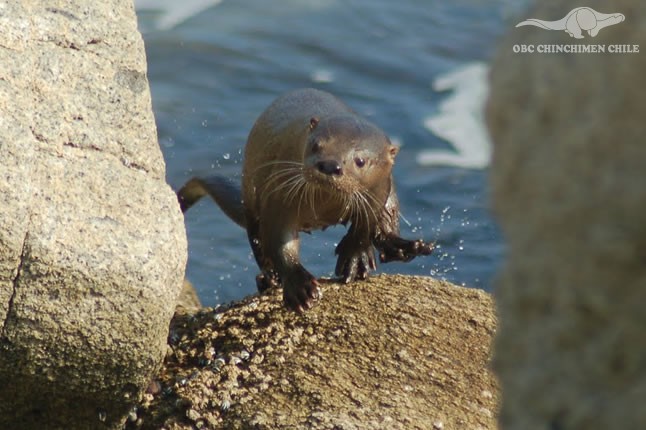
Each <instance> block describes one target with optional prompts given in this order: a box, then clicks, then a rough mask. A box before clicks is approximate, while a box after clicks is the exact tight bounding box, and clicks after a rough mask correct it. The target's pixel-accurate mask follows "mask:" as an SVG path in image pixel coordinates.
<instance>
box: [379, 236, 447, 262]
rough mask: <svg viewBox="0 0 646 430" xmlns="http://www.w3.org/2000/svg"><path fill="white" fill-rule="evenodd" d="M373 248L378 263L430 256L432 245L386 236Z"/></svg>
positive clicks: (421, 241)
mask: <svg viewBox="0 0 646 430" xmlns="http://www.w3.org/2000/svg"><path fill="white" fill-rule="evenodd" d="M375 246H376V247H377V249H378V250H379V261H381V262H382V263H388V262H389V261H410V260H412V259H413V258H415V257H417V256H418V255H430V254H431V253H432V252H433V248H434V246H435V245H434V244H433V243H430V242H424V241H423V240H408V239H402V238H401V237H399V236H388V237H386V238H385V239H382V240H380V241H378V242H377V243H376V244H375Z"/></svg>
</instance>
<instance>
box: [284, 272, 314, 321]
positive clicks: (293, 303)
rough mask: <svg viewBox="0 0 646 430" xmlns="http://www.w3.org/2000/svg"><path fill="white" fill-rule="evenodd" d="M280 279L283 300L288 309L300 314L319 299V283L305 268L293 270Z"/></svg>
mask: <svg viewBox="0 0 646 430" xmlns="http://www.w3.org/2000/svg"><path fill="white" fill-rule="evenodd" d="M282 278H283V299H284V300H285V305H286V306H287V307H288V308H289V309H292V310H294V311H296V312H298V313H302V312H304V311H305V310H307V309H309V308H311V307H312V305H313V304H314V300H316V299H318V298H319V295H320V293H319V283H318V281H317V280H316V278H315V277H314V276H312V274H311V273H310V272H308V271H307V270H305V268H303V267H298V268H296V269H293V270H291V271H290V272H289V273H288V274H286V275H285V276H283V277H282Z"/></svg>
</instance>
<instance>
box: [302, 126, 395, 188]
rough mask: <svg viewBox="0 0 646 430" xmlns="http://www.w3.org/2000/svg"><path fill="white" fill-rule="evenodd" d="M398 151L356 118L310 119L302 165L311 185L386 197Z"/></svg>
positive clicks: (376, 129)
mask: <svg viewBox="0 0 646 430" xmlns="http://www.w3.org/2000/svg"><path fill="white" fill-rule="evenodd" d="M398 149H399V148H398V147H397V146H395V145H393V144H392V143H391V142H390V140H389V139H388V137H387V136H386V134H385V133H384V132H383V131H381V129H379V127H377V126H375V125H374V124H371V123H370V122H368V121H366V120H364V119H361V118H358V117H355V116H353V115H347V116H339V117H331V118H325V119H321V120H319V119H318V118H311V119H310V123H309V134H308V139H307V144H306V145H305V152H304V154H303V164H304V168H305V175H306V178H307V179H308V180H309V181H312V182H314V183H317V184H319V185H322V186H332V187H333V188H335V189H336V190H338V191H341V192H344V193H347V194H352V193H356V192H369V193H371V194H372V195H373V196H375V197H377V196H379V197H380V198H379V200H381V198H385V196H381V195H382V194H384V192H385V195H386V196H387V194H388V192H389V191H390V173H391V171H392V166H393V164H394V162H395V156H396V155H397V152H398Z"/></svg>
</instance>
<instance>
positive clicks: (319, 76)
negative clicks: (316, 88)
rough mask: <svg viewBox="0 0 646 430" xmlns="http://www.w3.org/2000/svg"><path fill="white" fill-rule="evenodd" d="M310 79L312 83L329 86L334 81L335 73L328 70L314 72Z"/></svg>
mask: <svg viewBox="0 0 646 430" xmlns="http://www.w3.org/2000/svg"><path fill="white" fill-rule="evenodd" d="M310 79H311V80H312V82H316V83H319V84H329V83H330V82H332V81H334V72H332V71H331V70H327V69H318V70H314V71H313V72H312V74H311V75H310Z"/></svg>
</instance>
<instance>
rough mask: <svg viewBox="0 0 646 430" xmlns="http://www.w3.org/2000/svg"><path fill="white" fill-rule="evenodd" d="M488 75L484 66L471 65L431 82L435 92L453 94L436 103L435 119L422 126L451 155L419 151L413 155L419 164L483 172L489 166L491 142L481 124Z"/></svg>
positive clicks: (487, 68) (479, 63)
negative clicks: (447, 145) (445, 144)
mask: <svg viewBox="0 0 646 430" xmlns="http://www.w3.org/2000/svg"><path fill="white" fill-rule="evenodd" d="M488 72H489V67H488V66H487V65H486V64H485V63H482V62H473V63H468V64H465V65H463V66H461V67H459V68H458V69H456V70H453V71H451V72H449V73H447V74H445V75H441V76H438V77H437V78H436V79H435V80H434V81H433V89H434V90H435V91H448V90H453V93H452V94H451V95H450V96H448V97H447V98H446V99H445V100H443V101H442V102H441V103H440V105H439V111H438V112H437V113H436V114H435V115H433V116H431V117H429V118H427V119H426V120H425V121H424V126H425V127H426V128H427V129H429V130H430V131H431V132H432V133H434V134H435V135H437V136H439V137H441V138H442V139H444V140H446V141H447V142H449V143H450V144H451V145H452V146H453V148H454V151H450V150H425V151H422V152H420V153H419V154H417V162H418V163H419V164H421V165H424V166H437V165H445V166H447V165H448V166H455V167H461V168H466V169H484V168H485V167H487V166H488V165H489V162H490V160H491V141H490V140H489V134H488V132H487V128H486V126H485V122H484V105H485V102H486V100H487V95H488V92H489V86H488V83H487V75H488Z"/></svg>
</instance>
